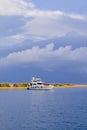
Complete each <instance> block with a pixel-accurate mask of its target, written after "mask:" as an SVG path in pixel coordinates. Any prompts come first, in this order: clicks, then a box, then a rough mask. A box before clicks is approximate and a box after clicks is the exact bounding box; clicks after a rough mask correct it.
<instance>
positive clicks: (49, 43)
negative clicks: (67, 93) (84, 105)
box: [0, 0, 87, 84]
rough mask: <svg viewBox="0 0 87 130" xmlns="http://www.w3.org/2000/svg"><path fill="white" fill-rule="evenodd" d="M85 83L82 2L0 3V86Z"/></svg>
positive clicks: (86, 16)
mask: <svg viewBox="0 0 87 130" xmlns="http://www.w3.org/2000/svg"><path fill="white" fill-rule="evenodd" d="M32 77H40V78H42V79H43V80H44V81H46V82H51V83H84V84H85V83H87V0H71V1H70V0H61V1H59V0H51V1H50V0H0V82H1V83H2V82H11V83H14V82H17V83H19V82H30V80H31V78H32Z"/></svg>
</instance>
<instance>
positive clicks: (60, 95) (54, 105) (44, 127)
mask: <svg viewBox="0 0 87 130" xmlns="http://www.w3.org/2000/svg"><path fill="white" fill-rule="evenodd" d="M0 130H87V88H62V89H61V88H59V89H54V90H52V91H38V90H37V91H34V90H32V91H31V90H0Z"/></svg>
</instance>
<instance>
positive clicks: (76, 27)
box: [24, 9, 87, 36]
mask: <svg viewBox="0 0 87 130" xmlns="http://www.w3.org/2000/svg"><path fill="white" fill-rule="evenodd" d="M26 15H27V17H29V16H31V17H33V19H32V20H31V21H28V22H26V25H25V26H24V29H25V30H26V32H27V33H28V34H32V35H41V36H64V35H66V34H67V33H68V32H76V33H78V34H81V35H86V34H87V33H86V28H85V27H83V25H84V24H85V25H87V24H86V23H87V18H86V16H84V15H80V14H69V13H65V12H62V11H58V10H57V11H52V10H46V11H44V10H38V9H33V10H32V11H28V12H27V14H26ZM37 30H38V31H37Z"/></svg>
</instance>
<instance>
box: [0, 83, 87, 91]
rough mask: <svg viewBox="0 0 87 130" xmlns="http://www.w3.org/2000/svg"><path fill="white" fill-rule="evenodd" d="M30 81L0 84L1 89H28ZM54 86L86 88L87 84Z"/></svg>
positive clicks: (59, 85) (56, 86)
mask: <svg viewBox="0 0 87 130" xmlns="http://www.w3.org/2000/svg"><path fill="white" fill-rule="evenodd" d="M27 85H28V83H15V84H10V83H2V84H0V90H12V89H18V90H20V89H26V88H27ZM53 86H54V88H86V87H87V84H53Z"/></svg>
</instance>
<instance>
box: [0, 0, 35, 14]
mask: <svg viewBox="0 0 87 130" xmlns="http://www.w3.org/2000/svg"><path fill="white" fill-rule="evenodd" d="M31 8H34V4H33V3H31V2H26V1H25V0H0V15H8V16H9V15H24V14H25V12H26V11H27V10H28V9H31Z"/></svg>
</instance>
